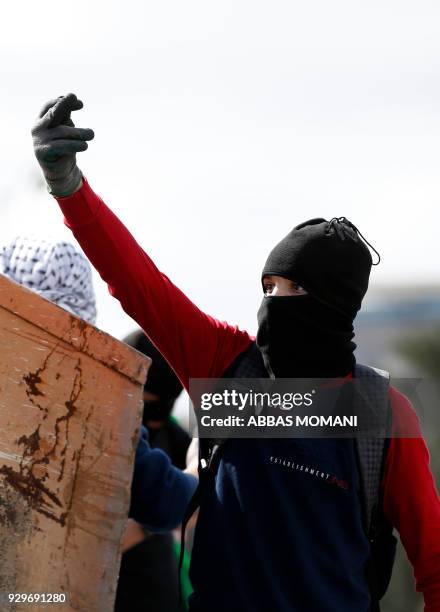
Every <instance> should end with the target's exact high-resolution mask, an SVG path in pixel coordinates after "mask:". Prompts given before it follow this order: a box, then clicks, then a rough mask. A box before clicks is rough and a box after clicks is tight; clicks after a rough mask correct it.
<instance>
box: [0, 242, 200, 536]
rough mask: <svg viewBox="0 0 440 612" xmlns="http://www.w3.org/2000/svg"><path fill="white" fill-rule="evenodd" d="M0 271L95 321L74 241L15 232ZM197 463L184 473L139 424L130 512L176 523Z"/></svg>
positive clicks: (154, 527) (160, 525) (87, 273)
mask: <svg viewBox="0 0 440 612" xmlns="http://www.w3.org/2000/svg"><path fill="white" fill-rule="evenodd" d="M0 273H1V274H4V275H5V276H8V277H9V278H10V279H11V280H13V281H15V282H16V283H19V284H20V285H23V286H24V287H27V288H28V289H31V290H33V291H35V292H36V293H38V294H39V295H41V296H42V297H43V298H45V299H47V300H50V301H51V302H53V303H54V304H57V305H58V306H61V307H62V308H64V309H65V310H68V311H69V312H70V313H72V314H74V315H76V316H78V317H80V318H81V319H84V320H85V321H87V322H88V323H90V324H94V323H95V321H96V303H95V293H94V290H93V284H92V274H91V268H90V264H89V263H88V261H87V259H86V258H85V256H84V255H83V254H82V253H81V252H80V251H79V250H78V249H77V248H75V247H74V246H73V244H70V243H69V242H66V241H62V240H60V241H58V240H42V239H40V238H37V237H25V236H18V237H16V238H14V239H13V240H12V241H11V242H10V243H8V244H5V245H4V246H3V247H2V248H0ZM196 463H197V462H196ZM196 463H195V465H192V466H188V468H187V470H186V472H185V473H184V472H182V471H181V470H179V469H177V468H176V467H174V466H173V465H172V464H171V461H170V459H169V457H168V456H167V455H166V454H165V453H164V452H163V451H161V450H160V449H152V448H151V447H150V444H149V442H148V432H147V430H146V429H145V427H143V426H142V427H141V435H140V437H139V443H138V445H137V449H136V456H135V466H134V473H133V481H132V487H131V506H130V512H129V516H130V517H132V518H133V519H135V520H137V521H138V522H141V523H142V524H144V525H146V526H147V527H148V529H149V530H150V531H170V530H172V529H174V528H175V527H177V526H178V525H179V524H180V523H181V521H182V518H183V513H184V511H185V509H186V506H187V504H188V501H189V499H190V498H191V496H192V494H193V492H194V490H195V488H196V486H197V478H196V474H197V465H196ZM123 546H124V544H123Z"/></svg>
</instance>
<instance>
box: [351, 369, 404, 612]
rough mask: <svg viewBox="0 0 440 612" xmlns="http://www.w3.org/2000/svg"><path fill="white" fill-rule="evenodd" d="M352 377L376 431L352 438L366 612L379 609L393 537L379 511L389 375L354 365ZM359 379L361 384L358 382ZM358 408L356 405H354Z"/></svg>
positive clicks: (387, 428)
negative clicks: (366, 553) (364, 544)
mask: <svg viewBox="0 0 440 612" xmlns="http://www.w3.org/2000/svg"><path fill="white" fill-rule="evenodd" d="M355 378H357V379H358V380H359V381H360V385H359V387H360V389H359V387H357V391H359V390H360V398H359V397H358V395H357V394H356V395H355V398H356V397H358V399H355V403H356V402H357V401H362V409H363V410H365V409H367V410H369V412H370V414H371V415H372V419H374V424H375V427H379V429H380V434H379V435H377V436H375V437H365V436H359V437H357V438H356V439H355V443H356V449H357V459H358V465H359V477H360V484H361V497H362V506H363V518H364V527H365V533H366V535H367V537H368V540H369V543H370V559H369V561H368V564H367V567H366V578H367V581H368V586H369V589H370V594H371V607H370V612H380V604H379V601H380V599H381V598H382V597H383V595H384V594H385V592H386V590H387V588H388V584H389V582H390V579H391V572H392V567H393V564H394V558H395V551H396V543H397V540H396V538H395V537H394V535H393V527H392V525H390V524H389V523H388V522H387V520H386V518H385V516H384V513H383V496H382V493H381V482H382V478H383V474H384V469H385V462H386V457H387V452H388V448H389V443H390V436H391V424H392V423H391V420H392V413H391V407H390V402H389V396H388V393H389V374H388V372H385V371H383V370H378V369H376V368H372V367H369V366H364V365H360V364H357V365H356V368H355ZM362 380H363V381H365V385H362ZM358 407H359V406H358Z"/></svg>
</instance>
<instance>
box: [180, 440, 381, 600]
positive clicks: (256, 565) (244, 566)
mask: <svg viewBox="0 0 440 612" xmlns="http://www.w3.org/2000/svg"><path fill="white" fill-rule="evenodd" d="M368 555H369V543H368V540H367V538H366V535H365V531H364V528H363V523H362V512H361V502H360V495H359V474H358V470H357V465H356V453H355V447H354V442H353V440H349V439H345V440H344V439H308V440H305V439H290V440H287V439H267V440H264V439H258V440H257V439H246V440H244V439H231V440H229V441H228V442H226V444H225V446H224V448H223V454H222V459H221V462H220V465H219V468H218V471H217V474H216V476H215V481H214V482H213V483H212V485H211V486H208V487H207V488H206V489H205V493H204V497H203V499H202V501H201V504H200V510H199V518H198V522H197V527H196V533H195V540H194V548H193V554H192V560H191V570H190V577H191V580H192V584H193V587H194V594H193V595H192V596H191V598H190V610H191V612H193V611H194V612H196V611H197V612H225V611H227V612H236V611H237V612H238V611H240V612H368V610H369V607H370V595H369V589H368V586H367V582H366V579H365V575H364V568H365V563H366V560H367V557H368Z"/></svg>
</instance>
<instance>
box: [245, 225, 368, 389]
mask: <svg viewBox="0 0 440 612" xmlns="http://www.w3.org/2000/svg"><path fill="white" fill-rule="evenodd" d="M361 237H362V236H361V234H360V233H359V232H358V230H357V229H356V228H355V226H354V225H353V224H351V223H350V221H348V220H347V219H345V217H339V218H334V219H332V220H331V221H326V220H325V219H311V220H309V221H306V222H305V223H301V224H300V225H297V226H296V227H295V228H294V229H293V230H292V231H291V232H290V233H289V234H287V236H286V237H285V238H283V240H281V242H279V243H278V244H277V246H276V247H275V248H274V249H273V250H272V251H271V253H270V255H269V257H268V259H267V261H266V264H265V266H264V268H263V273H262V279H263V278H264V277H265V276H267V275H276V276H282V277H284V278H287V279H290V280H294V281H295V282H297V283H298V284H299V285H301V286H302V287H303V288H304V289H306V291H307V295H298V296H268V297H264V298H263V301H262V304H261V306H260V309H259V311H258V333H257V345H258V347H259V349H260V351H261V353H262V355H263V359H264V363H265V366H266V369H267V370H268V372H269V374H270V375H271V376H273V377H277V378H308V377H335V376H345V375H347V374H348V373H349V372H351V371H352V370H353V367H354V365H355V358H354V354H353V352H354V349H355V348H356V344H355V343H354V342H353V340H352V339H353V337H354V332H353V321H354V318H355V316H356V313H357V312H358V310H359V308H360V306H361V302H362V298H363V297H364V295H365V292H366V291H367V288H368V279H369V275H370V270H371V265H372V259H371V254H370V251H369V250H368V248H367V247H366V245H365V243H364V242H363V241H362V240H361Z"/></svg>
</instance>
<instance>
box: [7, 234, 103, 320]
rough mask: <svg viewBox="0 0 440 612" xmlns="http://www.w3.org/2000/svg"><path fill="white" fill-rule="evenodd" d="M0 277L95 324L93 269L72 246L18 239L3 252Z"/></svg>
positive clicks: (33, 239)
mask: <svg viewBox="0 0 440 612" xmlns="http://www.w3.org/2000/svg"><path fill="white" fill-rule="evenodd" d="M0 273H2V274H5V275H6V276H8V277H9V278H11V279H12V280H14V281H15V282H16V283H20V285H24V286H25V287H28V288H29V289H33V290H34V291H36V292H37V293H38V294H39V295H41V296H42V297H44V298H46V299H47V300H50V301H51V302H54V303H55V304H58V306H61V307H62V308H65V309H66V310H68V311H69V312H71V313H73V314H75V315H77V316H78V317H81V318H82V319H84V320H85V321H87V322H88V323H92V324H94V323H95V321H96V305H95V293H94V291H93V284H92V273H91V269H90V265H89V262H88V261H87V259H86V258H85V256H84V255H83V254H82V253H80V252H79V251H78V250H77V249H76V248H75V247H74V246H73V244H70V243H68V242H62V241H60V242H57V241H50V240H41V239H38V238H28V237H17V238H15V239H14V240H12V242H10V243H9V244H7V245H5V246H3V248H0Z"/></svg>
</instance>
